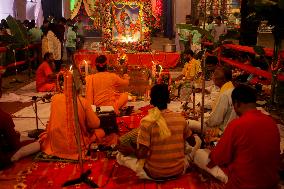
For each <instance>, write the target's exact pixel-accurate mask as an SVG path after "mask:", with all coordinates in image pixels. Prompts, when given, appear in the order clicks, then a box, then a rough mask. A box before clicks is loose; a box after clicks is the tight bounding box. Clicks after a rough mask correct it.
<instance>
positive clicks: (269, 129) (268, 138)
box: [194, 85, 280, 189]
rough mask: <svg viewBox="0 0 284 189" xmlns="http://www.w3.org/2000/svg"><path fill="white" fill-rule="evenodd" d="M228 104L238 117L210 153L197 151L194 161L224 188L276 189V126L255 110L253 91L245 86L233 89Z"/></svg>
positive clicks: (268, 117) (272, 121)
mask: <svg viewBox="0 0 284 189" xmlns="http://www.w3.org/2000/svg"><path fill="white" fill-rule="evenodd" d="M232 101H233V104H234V109H235V111H236V113H237V114H238V115H239V116H240V117H239V118H237V119H235V120H233V121H231V122H230V123H229V124H228V126H227V128H226V129H225V132H224V134H223V136H222V137H221V139H220V141H219V142H218V144H217V146H216V147H215V148H214V149H213V150H212V151H211V152H210V151H206V150H204V149H200V150H198V151H197V152H196V154H195V158H194V162H195V163H196V164H197V165H198V166H199V167H200V168H202V169H205V170H207V171H208V172H210V173H211V174H213V175H214V176H215V177H217V178H219V179H220V180H222V181H224V182H227V184H226V188H228V189H276V188H278V187H277V186H278V179H279V178H278V170H279V163H280V134H279V130H278V127H277V125H276V123H275V122H274V120H273V119H272V118H271V117H270V116H267V115H265V114H263V113H262V112H261V111H259V110H257V109H256V92H255V91H254V90H253V89H252V88H250V87H249V86H245V85H240V86H238V87H236V88H235V89H234V90H233V92H232ZM208 155H209V156H208ZM220 167H221V168H222V169H221V168H220ZM223 171H224V172H223ZM224 173H225V174H224Z"/></svg>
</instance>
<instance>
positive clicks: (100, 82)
mask: <svg viewBox="0 0 284 189" xmlns="http://www.w3.org/2000/svg"><path fill="white" fill-rule="evenodd" d="M106 60H107V58H106V56H105V55H100V56H98V57H97V59H96V68H97V71H98V73H96V74H94V75H89V76H88V77H87V78H86V99H87V101H88V102H89V103H90V104H94V105H96V106H113V108H114V111H115V112H116V113H119V109H120V108H121V107H123V106H125V105H126V103H127V101H128V93H119V92H118V88H119V87H125V86H127V85H128V84H129V79H130V77H129V76H128V75H127V74H124V75H123V78H121V77H119V76H118V75H117V74H115V73H110V72H107V65H106V62H107V61H106Z"/></svg>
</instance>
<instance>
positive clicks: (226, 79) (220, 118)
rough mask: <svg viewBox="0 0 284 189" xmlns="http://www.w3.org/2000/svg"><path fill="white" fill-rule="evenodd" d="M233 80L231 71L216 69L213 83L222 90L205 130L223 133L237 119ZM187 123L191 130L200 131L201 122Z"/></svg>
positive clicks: (189, 121) (206, 121) (214, 103)
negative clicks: (232, 95) (233, 96)
mask: <svg viewBox="0 0 284 189" xmlns="http://www.w3.org/2000/svg"><path fill="white" fill-rule="evenodd" d="M231 80H232V71H231V70H229V69H228V68H223V67H218V68H216V70H215V72H214V74H213V82H214V84H215V85H216V86H217V87H219V88H220V92H219V95H218V97H217V99H216V100H215V102H213V107H212V112H211V113H210V115H209V117H208V118H207V119H206V120H205V129H209V130H210V129H213V130H220V132H222V131H224V129H225V128H226V126H227V124H228V123H229V122H230V121H231V120H233V119H235V118H236V117H237V115H236V113H235V111H234V108H233V103H232V100H231V94H232V91H233V89H234V85H233V83H232V82H231ZM187 122H188V124H189V126H190V128H191V129H193V130H197V131H199V130H200V123H199V122H196V121H194V120H188V121H187Z"/></svg>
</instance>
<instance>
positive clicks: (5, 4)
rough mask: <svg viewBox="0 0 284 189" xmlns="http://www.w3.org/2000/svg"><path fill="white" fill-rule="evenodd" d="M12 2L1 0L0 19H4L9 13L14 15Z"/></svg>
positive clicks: (11, 0) (10, 0)
mask: <svg viewBox="0 0 284 189" xmlns="http://www.w3.org/2000/svg"><path fill="white" fill-rule="evenodd" d="M13 2H14V0H1V5H0V20H1V19H6V18H7V17H8V16H9V15H11V16H14V12H13Z"/></svg>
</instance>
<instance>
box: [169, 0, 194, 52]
mask: <svg viewBox="0 0 284 189" xmlns="http://www.w3.org/2000/svg"><path fill="white" fill-rule="evenodd" d="M173 6H174V9H173V10H174V18H175V19H174V23H173V27H174V28H173V31H174V32H175V33H176V37H175V44H176V47H177V50H178V51H179V50H180V47H179V37H178V34H177V32H176V24H179V23H185V16H186V15H188V14H191V0H174V1H173Z"/></svg>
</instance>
